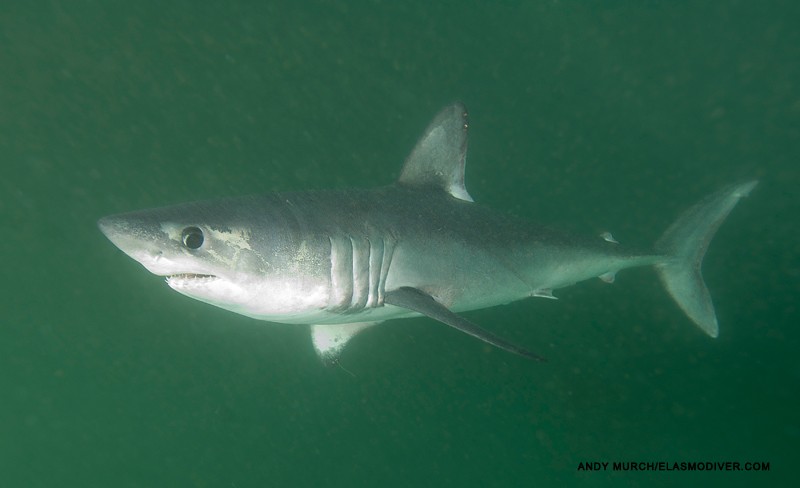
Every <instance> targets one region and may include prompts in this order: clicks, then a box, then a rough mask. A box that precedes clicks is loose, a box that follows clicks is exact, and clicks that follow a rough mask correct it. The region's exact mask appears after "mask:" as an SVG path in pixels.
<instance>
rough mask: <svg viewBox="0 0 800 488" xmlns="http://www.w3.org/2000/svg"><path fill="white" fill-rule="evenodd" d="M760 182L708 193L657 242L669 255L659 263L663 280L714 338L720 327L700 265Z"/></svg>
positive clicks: (674, 297) (677, 299) (678, 300)
mask: <svg viewBox="0 0 800 488" xmlns="http://www.w3.org/2000/svg"><path fill="white" fill-rule="evenodd" d="M756 184H758V182H757V181H748V182H746V183H739V184H735V185H730V186H727V187H725V188H723V189H722V190H719V191H718V192H716V193H714V194H712V195H710V196H708V197H707V198H706V199H704V200H703V201H701V202H700V203H698V204H696V205H695V206H693V207H692V208H690V209H688V210H687V211H685V212H684V213H683V214H682V215H681V216H680V217H678V220H676V221H675V222H674V223H673V224H672V225H671V226H670V227H669V228H668V229H667V230H666V232H664V234H663V235H662V236H661V238H660V239H659V240H658V241H657V242H656V250H657V251H658V252H660V253H662V254H663V255H664V256H665V259H664V261H662V262H660V263H658V264H657V265H656V270H657V271H658V274H659V277H660V278H661V281H662V282H663V283H664V286H665V287H666V289H667V291H668V292H669V294H670V296H672V298H673V299H674V300H675V302H676V303H677V304H678V306H679V307H680V308H681V309H682V310H683V311H684V312H685V313H686V315H687V316H689V318H690V319H692V321H693V322H694V323H695V324H697V326H698V327H700V329H702V330H703V332H705V333H706V334H708V335H710V336H711V337H717V336H718V335H719V326H718V324H717V316H716V314H715V313H714V304H713V303H712V302H711V295H710V294H709V293H708V288H706V284H705V282H704V281H703V276H702V274H701V273H700V265H701V264H702V262H703V256H704V255H705V253H706V249H708V244H709V243H710V242H711V238H712V237H714V234H715V233H716V232H717V229H718V228H719V226H720V225H721V224H722V222H723V221H724V220H725V217H727V216H728V214H729V213H730V211H731V210H733V207H735V206H736V204H737V203H738V202H739V199H740V198H742V197H745V196H747V194H748V193H750V190H752V189H753V188H754V187H755V186H756Z"/></svg>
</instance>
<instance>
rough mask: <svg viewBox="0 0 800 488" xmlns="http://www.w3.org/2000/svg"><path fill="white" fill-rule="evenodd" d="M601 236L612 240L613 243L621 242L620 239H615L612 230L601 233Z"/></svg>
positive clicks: (605, 239) (606, 239)
mask: <svg viewBox="0 0 800 488" xmlns="http://www.w3.org/2000/svg"><path fill="white" fill-rule="evenodd" d="M600 237H602V238H603V240H604V241H606V242H611V243H612V244H619V241H618V240H616V239H614V236H612V235H611V232H603V233H602V234H600Z"/></svg>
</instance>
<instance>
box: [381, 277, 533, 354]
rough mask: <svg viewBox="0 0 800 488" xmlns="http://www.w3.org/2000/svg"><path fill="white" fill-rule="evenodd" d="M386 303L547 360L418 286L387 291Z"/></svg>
mask: <svg viewBox="0 0 800 488" xmlns="http://www.w3.org/2000/svg"><path fill="white" fill-rule="evenodd" d="M384 303H387V304H389V305H394V306H396V307H401V308H406V309H408V310H412V311H414V312H419V313H421V314H423V315H427V316H428V317H430V318H432V319H434V320H438V321H439V322H442V323H443V324H447V325H449V326H451V327H455V328H456V329H458V330H460V331H461V332H466V333H467V334H469V335H471V336H473V337H477V338H478V339H480V340H482V341H484V342H487V343H489V344H491V345H493V346H496V347H499V348H500V349H503V350H505V351H508V352H512V353H514V354H519V355H520V356H524V357H526V358H528V359H533V360H535V361H546V359H545V358H543V357H541V356H539V355H537V354H534V353H532V352H530V351H528V350H526V349H523V348H521V347H519V346H516V345H514V344H511V343H510V342H508V341H506V340H504V339H502V338H500V337H498V336H496V335H494V334H492V333H491V332H489V331H486V330H484V329H481V328H480V327H478V326H477V325H475V324H473V323H472V322H470V321H469V320H467V319H465V318H464V317H460V316H458V315H456V314H454V313H453V312H451V311H450V310H448V309H447V307H445V306H444V305H442V304H441V303H439V302H437V301H436V300H434V298H433V297H432V296H430V295H428V294H427V293H425V292H423V291H420V290H418V289H416V288H411V287H402V288H398V289H396V290H392V291H389V292H387V293H386V297H385V300H384Z"/></svg>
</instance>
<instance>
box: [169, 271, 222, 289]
mask: <svg viewBox="0 0 800 488" xmlns="http://www.w3.org/2000/svg"><path fill="white" fill-rule="evenodd" d="M216 279H218V277H217V276H214V275H207V274H199V273H179V274H174V275H169V276H167V279H166V281H167V284H168V285H170V286H185V285H195V284H203V283H208V282H210V281H214V280H216Z"/></svg>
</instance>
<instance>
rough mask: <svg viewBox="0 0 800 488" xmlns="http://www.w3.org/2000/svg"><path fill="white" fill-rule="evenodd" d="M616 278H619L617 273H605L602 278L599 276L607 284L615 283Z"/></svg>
mask: <svg viewBox="0 0 800 488" xmlns="http://www.w3.org/2000/svg"><path fill="white" fill-rule="evenodd" d="M616 277H617V272H616V271H609V272H608V273H603V274H601V275H600V276H598V278H600V279H601V280H603V281H605V282H606V283H613V282H614V278H616Z"/></svg>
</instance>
